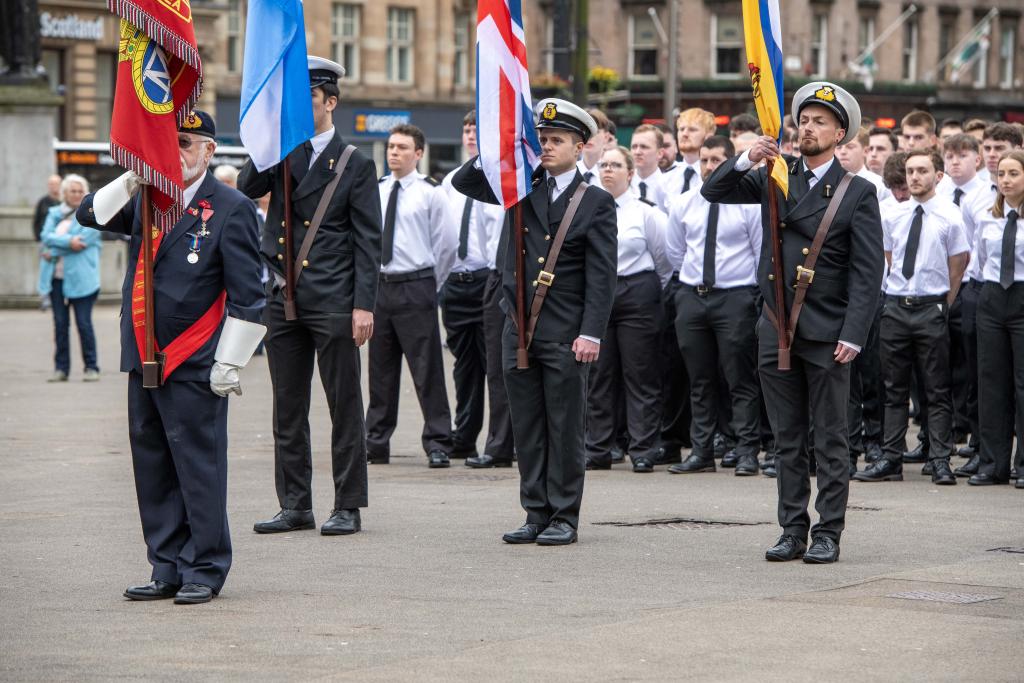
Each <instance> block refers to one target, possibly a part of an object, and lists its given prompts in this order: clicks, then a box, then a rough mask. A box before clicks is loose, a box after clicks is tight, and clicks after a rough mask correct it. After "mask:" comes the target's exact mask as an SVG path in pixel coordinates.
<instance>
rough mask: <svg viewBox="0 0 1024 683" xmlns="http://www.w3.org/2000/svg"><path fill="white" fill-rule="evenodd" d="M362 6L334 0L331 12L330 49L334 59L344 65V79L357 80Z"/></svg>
mask: <svg viewBox="0 0 1024 683" xmlns="http://www.w3.org/2000/svg"><path fill="white" fill-rule="evenodd" d="M362 10H363V8H362V7H361V6H359V5H353V4H350V3H343V2H336V3H334V7H333V8H332V12H331V51H332V54H333V56H334V61H336V62H337V63H338V64H341V65H342V66H343V67H345V78H344V79H343V80H346V81H358V80H359V34H360V22H361V20H362Z"/></svg>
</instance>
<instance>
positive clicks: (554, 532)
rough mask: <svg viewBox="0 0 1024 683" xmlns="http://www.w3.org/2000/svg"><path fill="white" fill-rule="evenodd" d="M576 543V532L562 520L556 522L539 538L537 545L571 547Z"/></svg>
mask: <svg viewBox="0 0 1024 683" xmlns="http://www.w3.org/2000/svg"><path fill="white" fill-rule="evenodd" d="M575 542H576V530H575V529H573V528H572V525H571V524H569V523H568V522H563V521H561V520H555V521H554V522H552V523H551V524H549V525H548V528H547V529H545V530H544V531H542V532H541V533H540V535H539V536H537V545H569V544H570V543H575Z"/></svg>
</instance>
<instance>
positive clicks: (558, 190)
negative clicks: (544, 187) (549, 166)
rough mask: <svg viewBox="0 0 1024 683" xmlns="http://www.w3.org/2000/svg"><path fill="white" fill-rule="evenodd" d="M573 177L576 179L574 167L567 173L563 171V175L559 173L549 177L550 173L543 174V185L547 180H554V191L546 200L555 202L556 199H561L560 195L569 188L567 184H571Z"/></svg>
mask: <svg viewBox="0 0 1024 683" xmlns="http://www.w3.org/2000/svg"><path fill="white" fill-rule="evenodd" d="M575 177H576V167H575V166H573V167H572V168H571V169H569V170H568V171H565V172H563V173H559V174H558V175H556V176H553V175H551V173H550V172H547V171H545V172H544V182H545V183H546V182H547V181H548V178H554V179H555V191H554V192H552V193H550V195H549V196H548V199H550V200H551V201H555V200H556V199H558V198H559V197H561V196H562V193H563V192H565V189H566V188H567V187H569V184H570V183H572V179H573V178H575Z"/></svg>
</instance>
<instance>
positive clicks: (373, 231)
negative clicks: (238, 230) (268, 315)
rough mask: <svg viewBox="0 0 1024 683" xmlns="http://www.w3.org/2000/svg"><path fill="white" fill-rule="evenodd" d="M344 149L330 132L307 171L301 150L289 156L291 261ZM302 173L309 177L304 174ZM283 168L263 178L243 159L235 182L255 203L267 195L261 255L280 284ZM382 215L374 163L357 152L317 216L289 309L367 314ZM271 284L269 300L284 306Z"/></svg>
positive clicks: (372, 294)
mask: <svg viewBox="0 0 1024 683" xmlns="http://www.w3.org/2000/svg"><path fill="white" fill-rule="evenodd" d="M344 149H345V142H344V141H343V140H342V139H341V135H339V134H338V132H337V131H335V133H334V137H333V138H332V139H331V141H330V142H328V143H327V146H326V147H325V148H324V150H323V152H321V153H320V156H318V157H317V158H316V161H315V162H314V163H313V166H312V167H310V166H309V154H308V153H307V151H306V149H305V148H304V146H302V145H300V146H298V147H296V148H295V149H294V150H292V152H291V153H290V154H289V155H288V161H289V163H290V165H291V176H292V177H291V178H290V179H289V182H291V184H292V187H291V200H292V206H291V220H292V239H293V245H294V246H293V249H294V252H293V254H292V258H295V256H296V255H297V254H298V253H299V247H300V245H301V244H302V240H303V238H304V237H305V236H306V228H307V227H308V226H309V223H310V221H312V220H313V214H314V213H315V212H316V207H317V204H319V202H320V196H321V195H322V194H323V190H324V186H325V185H327V183H329V182H330V181H331V179H332V178H333V177H334V172H333V170H332V169H331V162H332V161H333V164H334V169H337V164H338V161H339V159H340V158H341V153H342V151H343V150H344ZM306 169H308V170H306ZM282 170H283V165H282V164H277V165H276V166H273V167H271V168H268V169H267V170H265V171H263V172H262V173H261V172H259V171H257V170H256V167H255V166H254V165H253V163H252V161H251V160H250V161H249V162H248V163H246V165H245V167H244V168H242V172H241V173H240V174H239V176H238V189H239V190H241V191H242V192H243V193H244V194H246V195H248V196H249V197H252V198H253V199H257V198H259V197H262V196H263V195H265V194H266V193H267V192H270V193H271V195H270V207H269V208H268V209H267V220H266V223H265V224H264V227H263V237H262V241H261V244H260V251H261V252H262V253H263V257H264V259H266V262H267V264H268V266H269V267H270V269H271V270H272V271H274V272H275V273H277V274H278V275H280V276H281V277H282V278H283V277H284V178H283V177H282ZM380 241H381V213H380V199H379V197H378V195H377V173H376V167H375V166H374V164H373V161H371V160H370V159H367V158H366V157H365V156H364V155H363V154H362V153H361V152H359V151H358V150H356V151H355V152H353V153H352V156H351V157H350V158H349V160H348V166H347V167H346V168H345V172H344V173H342V175H341V180H340V182H339V183H338V186H337V188H335V191H334V196H333V197H332V198H331V203H330V204H329V205H328V207H327V212H326V213H325V214H324V219H323V222H321V223H320V229H319V230H318V231H317V233H316V237H315V238H314V239H313V244H312V247H311V248H310V250H309V256H308V257H307V261H308V262H309V264H308V265H305V266H303V268H302V273H301V274H300V275H299V278H298V281H297V282H296V283H295V303H296V305H297V307H298V309H299V310H300V311H302V310H307V311H316V312H319V313H351V312H352V309H353V308H360V309H363V310H367V311H372V310H373V308H374V304H375V302H376V300H377V279H378V273H379V271H380ZM282 290H283V288H282V287H280V286H278V284H277V282H276V278H271V280H270V282H268V283H267V295H268V301H271V302H273V301H277V302H283V301H284V292H283V291H282Z"/></svg>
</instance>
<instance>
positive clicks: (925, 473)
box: [921, 460, 935, 477]
mask: <svg viewBox="0 0 1024 683" xmlns="http://www.w3.org/2000/svg"><path fill="white" fill-rule="evenodd" d="M934 472H935V469H934V467H932V461H931V460H929V461H928V462H926V463H925V464H924V467H922V468H921V476H922V477H930V476H932V474H933V473H934Z"/></svg>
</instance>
